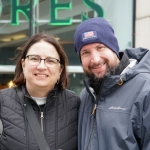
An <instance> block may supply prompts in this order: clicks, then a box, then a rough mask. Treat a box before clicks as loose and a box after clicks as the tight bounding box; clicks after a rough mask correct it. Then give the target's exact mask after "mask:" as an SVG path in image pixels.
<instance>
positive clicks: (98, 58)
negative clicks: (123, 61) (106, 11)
mask: <svg viewBox="0 0 150 150" xmlns="http://www.w3.org/2000/svg"><path fill="white" fill-rule="evenodd" d="M80 56H81V61H82V66H83V70H84V72H85V74H86V75H87V76H88V77H89V78H93V79H95V80H99V79H102V78H104V76H106V75H109V74H110V72H111V71H114V70H115V68H116V67H117V65H118V64H119V59H118V57H117V55H116V53H114V52H113V51H112V50H111V49H109V48H108V47H106V46H105V45H103V44H101V43H93V44H88V45H85V46H83V47H82V48H81V51H80Z"/></svg>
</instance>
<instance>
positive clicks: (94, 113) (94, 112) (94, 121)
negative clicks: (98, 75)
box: [87, 81, 104, 150]
mask: <svg viewBox="0 0 150 150" xmlns="http://www.w3.org/2000/svg"><path fill="white" fill-rule="evenodd" d="M103 83H104V81H103V82H102V84H101V87H100V90H99V94H98V96H95V93H94V90H93V88H91V87H89V90H90V92H91V94H92V96H93V97H94V103H95V104H94V108H93V110H92V115H94V118H93V125H92V131H91V134H90V138H89V142H88V146H87V150H89V146H90V143H91V140H92V137H93V133H94V128H95V124H96V109H97V103H98V98H99V97H100V91H101V88H102V85H103Z"/></svg>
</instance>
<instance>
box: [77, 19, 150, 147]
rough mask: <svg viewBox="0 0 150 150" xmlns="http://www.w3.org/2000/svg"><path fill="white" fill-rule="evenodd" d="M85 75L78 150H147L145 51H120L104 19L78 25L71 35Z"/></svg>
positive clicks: (149, 81) (149, 100)
mask: <svg viewBox="0 0 150 150" xmlns="http://www.w3.org/2000/svg"><path fill="white" fill-rule="evenodd" d="M74 44H75V50H76V52H77V53H78V55H79V58H80V61H81V63H82V66H83V69H84V72H85V74H86V75H87V77H88V79H85V80H84V84H85V88H84V89H83V90H82V92H81V94H80V98H81V100H82V102H81V105H80V111H79V121H78V125H79V130H78V137H79V139H78V143H79V147H78V150H150V61H149V59H150V52H149V50H147V49H144V48H132V49H126V50H125V51H124V52H120V53H119V46H118V41H117V39H116V37H115V35H114V31H113V28H112V27H111V25H110V24H109V23H108V22H107V21H106V20H105V19H103V18H99V17H96V18H92V19H88V20H86V21H84V22H82V23H81V24H80V25H79V26H78V27H77V29H76V32H75V35H74Z"/></svg>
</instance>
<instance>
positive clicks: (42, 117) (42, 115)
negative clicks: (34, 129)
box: [40, 112, 44, 132]
mask: <svg viewBox="0 0 150 150" xmlns="http://www.w3.org/2000/svg"><path fill="white" fill-rule="evenodd" d="M40 118H41V130H42V132H43V119H44V114H43V112H41V117H40Z"/></svg>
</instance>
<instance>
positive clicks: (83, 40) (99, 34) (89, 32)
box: [74, 17, 119, 58]
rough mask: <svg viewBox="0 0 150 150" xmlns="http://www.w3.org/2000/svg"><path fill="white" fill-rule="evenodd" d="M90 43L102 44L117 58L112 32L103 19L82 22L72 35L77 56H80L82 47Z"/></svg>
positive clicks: (116, 48) (96, 18)
mask: <svg viewBox="0 0 150 150" xmlns="http://www.w3.org/2000/svg"><path fill="white" fill-rule="evenodd" d="M91 43H102V44H104V45H105V46H107V47H108V48H110V49H111V50H112V51H114V52H115V53H116V54H117V56H118V58H119V46H118V41H117V38H116V37H115V35H114V30H113V28H112V26H111V25H110V24H109V23H108V22H107V21H106V20H105V19H104V18H101V17H95V18H91V19H88V20H85V21H83V22H82V23H81V24H80V25H79V26H78V27H77V29H76V31H75V34H74V45H75V51H76V52H77V53H78V55H79V56H80V50H81V48H82V46H84V45H87V44H91Z"/></svg>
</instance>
